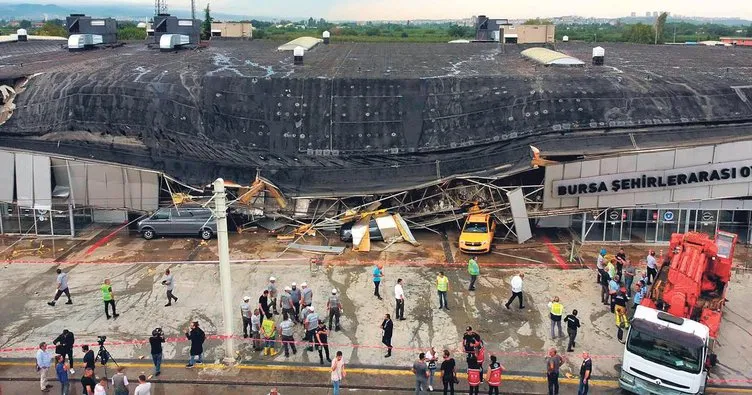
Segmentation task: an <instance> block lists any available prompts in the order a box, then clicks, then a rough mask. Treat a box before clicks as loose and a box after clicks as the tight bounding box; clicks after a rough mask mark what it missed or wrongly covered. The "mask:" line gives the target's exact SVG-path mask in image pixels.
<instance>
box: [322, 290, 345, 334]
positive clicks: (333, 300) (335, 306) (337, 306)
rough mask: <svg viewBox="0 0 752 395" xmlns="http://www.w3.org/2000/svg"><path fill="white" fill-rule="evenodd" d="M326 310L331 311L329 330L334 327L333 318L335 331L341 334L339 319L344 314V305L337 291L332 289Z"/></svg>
mask: <svg viewBox="0 0 752 395" xmlns="http://www.w3.org/2000/svg"><path fill="white" fill-rule="evenodd" d="M326 309H327V311H329V328H331V327H332V318H334V330H335V331H336V332H339V329H340V328H339V317H340V315H341V314H342V303H341V302H340V300H339V295H338V294H337V290H336V289H332V294H331V295H330V296H329V300H327V301H326Z"/></svg>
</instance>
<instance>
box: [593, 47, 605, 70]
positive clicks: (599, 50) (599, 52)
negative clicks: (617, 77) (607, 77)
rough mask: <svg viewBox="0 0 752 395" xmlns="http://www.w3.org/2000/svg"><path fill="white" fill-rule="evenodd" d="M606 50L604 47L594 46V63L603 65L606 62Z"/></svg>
mask: <svg viewBox="0 0 752 395" xmlns="http://www.w3.org/2000/svg"><path fill="white" fill-rule="evenodd" d="M605 57H606V50H605V49H603V47H595V48H593V65H595V66H603V63H605Z"/></svg>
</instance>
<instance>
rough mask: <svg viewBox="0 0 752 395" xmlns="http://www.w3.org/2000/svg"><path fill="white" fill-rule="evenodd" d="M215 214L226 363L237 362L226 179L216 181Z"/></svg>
mask: <svg viewBox="0 0 752 395" xmlns="http://www.w3.org/2000/svg"><path fill="white" fill-rule="evenodd" d="M214 216H215V217H216V218H217V250H218V253H219V284H220V287H221V289H222V319H223V321H224V333H223V334H222V337H223V338H224V342H225V359H224V361H223V362H224V363H226V364H228V365H231V364H233V363H235V345H234V341H233V338H232V333H233V328H232V314H233V310H232V275H231V273H230V246H229V240H228V235H227V197H226V195H225V181H224V180H223V179H221V178H217V179H216V180H215V181H214Z"/></svg>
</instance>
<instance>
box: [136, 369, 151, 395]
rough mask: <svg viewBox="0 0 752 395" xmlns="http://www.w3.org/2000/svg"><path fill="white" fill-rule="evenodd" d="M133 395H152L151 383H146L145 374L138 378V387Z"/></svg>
mask: <svg viewBox="0 0 752 395" xmlns="http://www.w3.org/2000/svg"><path fill="white" fill-rule="evenodd" d="M133 395H151V383H147V382H146V376H144V375H143V374H142V375H139V376H138V386H136V390H135V391H134V392H133Z"/></svg>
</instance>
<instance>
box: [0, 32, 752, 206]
mask: <svg viewBox="0 0 752 395" xmlns="http://www.w3.org/2000/svg"><path fill="white" fill-rule="evenodd" d="M278 45H279V43H274V42H268V41H253V42H250V43H248V42H231V41H223V42H218V43H215V42H212V43H211V45H210V46H209V47H208V48H205V49H201V50H197V51H183V52H176V53H158V52H155V51H151V50H149V49H147V48H145V47H144V46H143V45H141V44H131V45H127V46H125V47H121V48H115V49H101V50H94V51H88V52H81V53H68V52H65V51H63V50H61V49H60V46H59V45H58V44H55V43H46V42H26V43H6V44H0V46H1V49H2V52H3V56H2V57H0V85H8V86H12V85H13V84H14V83H16V82H18V81H20V80H21V79H23V80H24V81H25V80H26V79H27V78H29V77H30V76H34V77H33V78H32V79H30V80H29V82H28V84H27V85H26V89H25V91H24V92H23V93H22V94H19V95H17V96H16V97H15V103H14V104H15V107H16V108H15V111H14V113H13V114H12V116H10V118H9V119H7V121H6V122H5V124H4V125H2V126H0V146H2V147H8V148H15V149H23V150H30V151H40V152H48V153H55V154H58V155H65V156H70V157H82V158H92V159H97V160H102V161H107V162H113V163H120V164H124V165H132V166H138V167H142V168H147V169H154V170H159V171H164V172H165V173H167V174H169V175H171V176H173V177H175V178H178V179H180V180H182V181H184V182H187V183H190V184H193V185H205V184H207V183H208V182H210V181H211V180H213V179H214V178H216V177H224V178H226V179H232V180H236V181H238V182H242V181H246V182H247V183H248V184H250V183H251V182H252V181H253V179H254V178H255V176H256V174H257V171H258V172H259V173H258V174H260V175H261V176H263V177H264V178H266V179H269V180H270V181H271V182H273V183H274V184H275V185H277V186H279V187H280V189H281V190H282V191H283V192H284V193H285V194H288V195H292V196H347V195H357V194H369V193H377V192H378V193H385V192H389V191H398V190H405V189H411V188H415V187H419V186H424V185H429V184H432V183H436V182H438V181H440V180H443V179H446V178H451V177H457V176H462V175H479V176H488V177H498V176H503V175H506V174H511V173H515V172H520V171H523V170H525V169H529V168H530V154H529V149H528V148H527V146H528V145H530V144H533V145H535V146H536V147H538V148H540V149H541V151H542V152H543V153H544V154H547V155H557V154H561V155H584V154H594V153H604V152H614V151H623V150H635V149H646V148H661V147H666V146H676V145H680V144H693V143H698V144H699V143H707V142H715V141H728V140H731V139H741V138H745V137H747V136H749V133H750V131H752V129H751V128H750V122H752V104H750V102H749V98H752V68H750V67H749V65H750V64H752V51H749V50H746V49H744V48H722V47H684V46H645V45H629V44H608V45H606V46H605V50H606V54H605V59H606V60H605V63H606V66H602V67H597V66H591V65H589V64H586V65H585V66H584V67H577V68H547V67H543V66H540V65H537V64H535V63H534V62H529V61H526V60H525V59H523V58H522V56H520V50H521V49H522V48H519V47H517V46H513V45H507V46H506V47H505V48H504V49H503V50H502V48H501V47H500V46H499V45H498V44H480V43H478V44H468V45H452V44H376V43H369V44H356V43H349V44H331V45H319V46H317V47H316V48H314V49H312V50H311V51H309V52H307V53H306V54H305V58H306V59H305V64H304V65H303V66H294V65H293V59H292V55H291V54H290V53H289V52H281V51H277V50H276V48H277V46H278ZM557 50H558V51H559V52H562V53H564V54H567V55H570V56H572V57H574V58H578V59H590V55H591V46H589V45H586V44H582V43H567V44H563V45H559V46H558V47H557ZM502 51H503V52H502ZM37 73H41V74H39V75H36V74H37Z"/></svg>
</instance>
